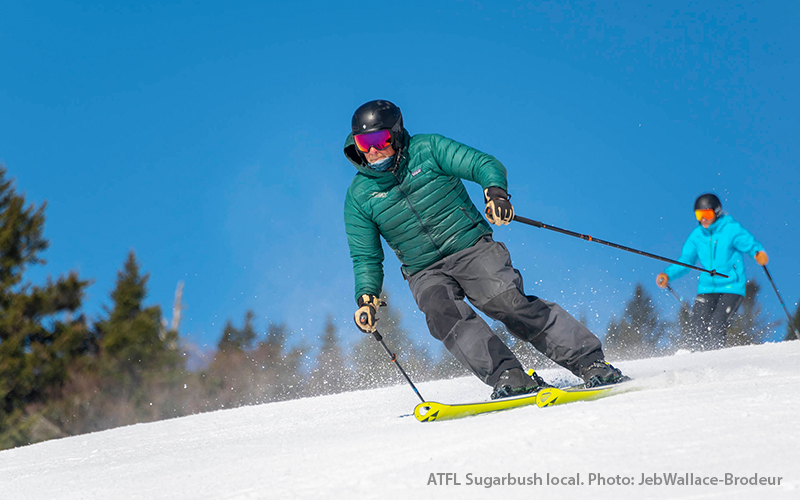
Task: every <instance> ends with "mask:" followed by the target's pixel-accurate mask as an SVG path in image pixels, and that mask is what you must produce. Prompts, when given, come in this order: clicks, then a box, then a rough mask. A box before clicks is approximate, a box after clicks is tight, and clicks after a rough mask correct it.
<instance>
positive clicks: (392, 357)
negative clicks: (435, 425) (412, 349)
mask: <svg viewBox="0 0 800 500" xmlns="http://www.w3.org/2000/svg"><path fill="white" fill-rule="evenodd" d="M362 322H363V323H366V321H362ZM372 335H373V336H374V337H375V340H377V341H378V342H380V343H381V345H382V346H383V348H384V349H386V352H387V353H388V354H389V360H390V361H391V362H392V363H394V364H395V366H397V369H398V370H400V373H402V374H403V376H404V377H405V378H406V380H407V381H408V385H410V386H411V388H412V389H414V392H415V393H417V396H419V399H420V401H422V402H423V403H424V402H425V398H423V397H422V394H420V393H419V391H418V390H417V387H416V386H415V385H414V382H412V381H411V379H410V378H409V377H408V374H407V373H406V371H405V370H403V367H402V366H400V362H399V361H397V356H396V355H395V354H394V353H393V352H392V351H391V350H389V346H387V345H386V342H384V341H383V337H382V336H381V334H380V332H378V330H375V331H374V332H372Z"/></svg>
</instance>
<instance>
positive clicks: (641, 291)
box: [603, 283, 666, 359]
mask: <svg viewBox="0 0 800 500" xmlns="http://www.w3.org/2000/svg"><path fill="white" fill-rule="evenodd" d="M665 330H666V324H665V323H664V322H663V321H662V320H661V319H660V318H659V313H658V311H657V310H656V307H655V305H654V304H653V300H652V298H651V297H650V295H649V294H648V293H647V290H645V288H644V286H643V285H642V284H641V283H637V284H636V288H635V289H634V292H633V297H632V298H631V300H630V301H629V302H628V304H627V305H626V306H625V312H624V313H623V315H622V318H621V319H620V320H619V321H615V320H613V319H612V320H611V323H610V324H609V327H608V334H607V335H606V338H605V342H604V346H603V350H604V351H605V352H606V354H607V355H608V356H609V357H610V358H616V359H638V358H646V357H650V356H653V355H654V354H656V352H657V351H658V349H659V342H660V341H661V339H662V337H663V335H664V332H665Z"/></svg>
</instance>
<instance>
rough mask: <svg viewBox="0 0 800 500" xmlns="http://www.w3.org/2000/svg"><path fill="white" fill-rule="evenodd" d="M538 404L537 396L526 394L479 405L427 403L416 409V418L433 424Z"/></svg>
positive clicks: (479, 403)
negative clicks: (436, 421)
mask: <svg viewBox="0 0 800 500" xmlns="http://www.w3.org/2000/svg"><path fill="white" fill-rule="evenodd" d="M533 404H536V394H524V395H522V396H516V397H512V398H503V399H495V400H494V401H480V402H477V403H464V404H455V405H448V404H443V403H436V402H434V401H426V402H425V403H420V404H418V405H417V407H416V408H414V416H415V417H417V420H419V421H420V422H433V421H434V420H451V419H454V418H462V417H469V416H470V415H478V414H480V413H488V412H493V411H502V410H508V409H511V408H519V407H520V406H529V405H533Z"/></svg>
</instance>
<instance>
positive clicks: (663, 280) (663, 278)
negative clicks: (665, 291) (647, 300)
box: [656, 273, 669, 288]
mask: <svg viewBox="0 0 800 500" xmlns="http://www.w3.org/2000/svg"><path fill="white" fill-rule="evenodd" d="M667 283H669V276H667V275H666V274H665V273H659V274H658V276H656V285H658V286H659V287H660V288H667Z"/></svg>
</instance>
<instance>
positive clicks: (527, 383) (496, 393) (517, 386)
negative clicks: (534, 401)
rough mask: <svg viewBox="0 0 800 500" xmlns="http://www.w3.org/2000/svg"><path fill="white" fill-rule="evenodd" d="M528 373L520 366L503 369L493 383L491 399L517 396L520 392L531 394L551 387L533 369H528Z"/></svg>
mask: <svg viewBox="0 0 800 500" xmlns="http://www.w3.org/2000/svg"><path fill="white" fill-rule="evenodd" d="M529 373H530V375H528V374H526V373H525V372H524V371H522V368H511V369H508V370H506V371H504V372H503V373H502V374H501V375H500V378H499V379H498V380H497V383H496V384H494V390H493V391H492V396H491V397H492V399H500V398H508V397H511V396H519V395H520V394H531V393H534V392H539V391H540V390H541V389H544V388H545V387H552V386H551V385H550V384H548V383H547V382H545V381H544V379H542V377H540V376H539V375H538V374H537V373H536V372H535V371H533V370H530V371H529Z"/></svg>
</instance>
